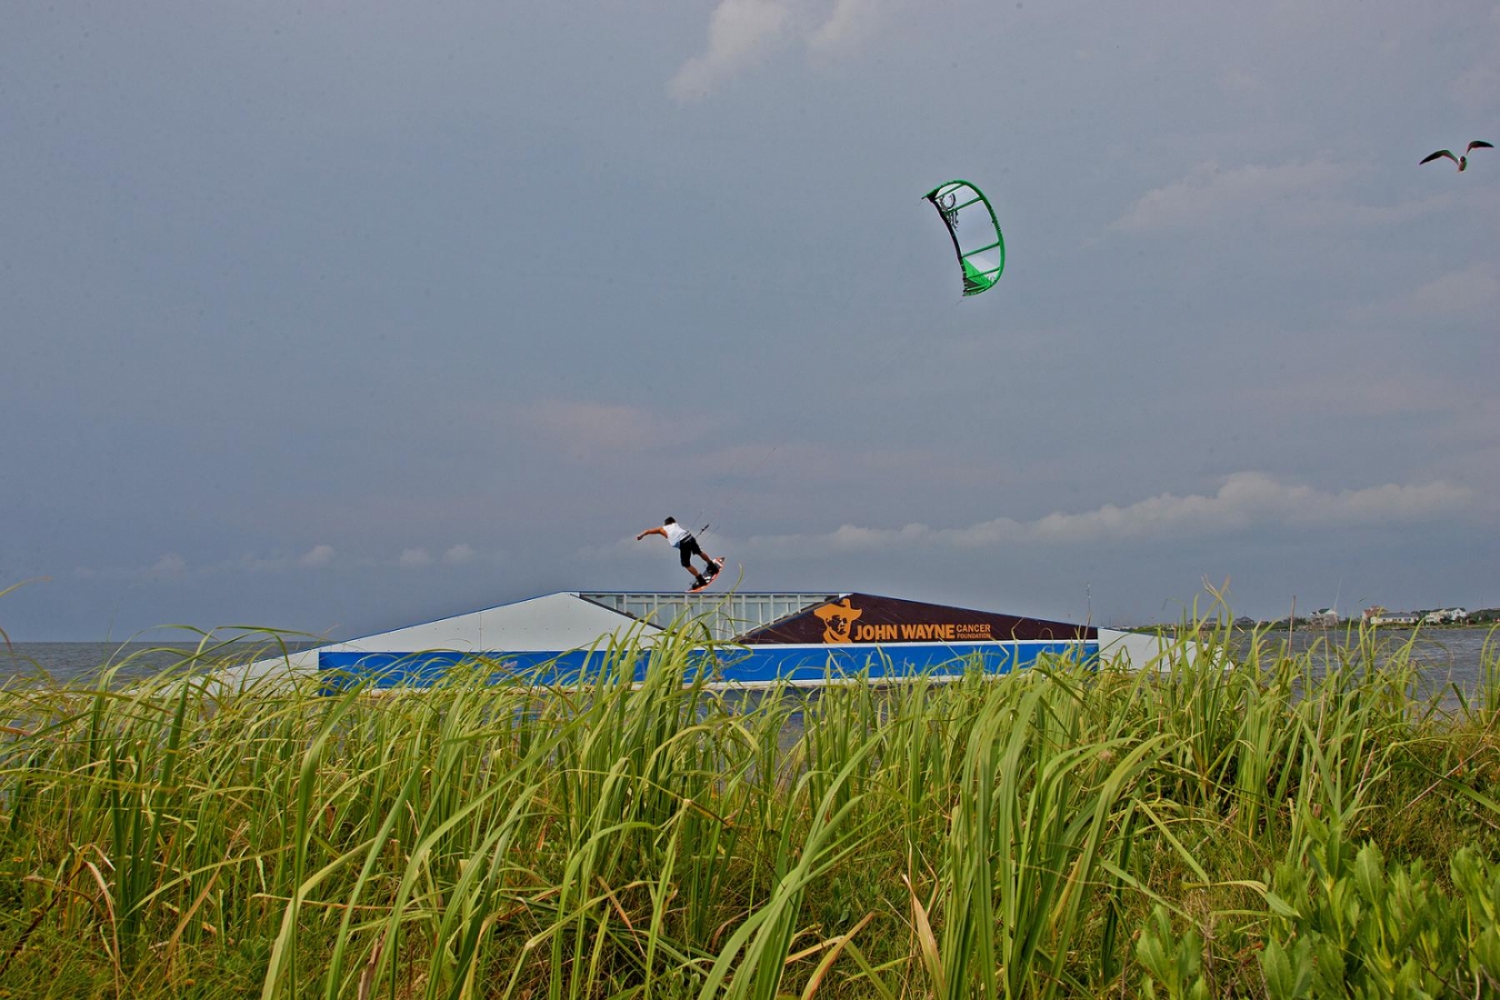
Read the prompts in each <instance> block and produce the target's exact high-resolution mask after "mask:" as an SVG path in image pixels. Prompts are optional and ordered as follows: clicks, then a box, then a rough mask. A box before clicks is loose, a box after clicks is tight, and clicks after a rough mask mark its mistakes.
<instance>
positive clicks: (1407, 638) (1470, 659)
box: [0, 628, 1500, 698]
mask: <svg viewBox="0 0 1500 1000" xmlns="http://www.w3.org/2000/svg"><path fill="white" fill-rule="evenodd" d="M1376 640H1377V643H1378V646H1379V649H1380V651H1381V654H1382V656H1383V657H1389V656H1390V655H1392V654H1393V652H1395V651H1396V650H1399V649H1404V648H1405V647H1407V646H1408V645H1409V646H1410V656H1411V658H1412V660H1413V661H1414V662H1416V663H1417V664H1419V665H1420V666H1421V669H1422V676H1423V680H1424V683H1425V686H1426V688H1427V690H1428V691H1429V692H1436V691H1440V690H1447V691H1449V692H1451V694H1452V697H1457V696H1458V694H1460V693H1461V694H1462V696H1463V697H1465V698H1467V697H1471V696H1472V695H1473V694H1474V693H1475V692H1476V691H1478V690H1479V687H1480V684H1481V682H1482V680H1483V677H1484V661H1485V658H1486V657H1488V658H1489V659H1490V660H1491V661H1493V660H1495V658H1496V657H1497V656H1500V633H1495V632H1492V631H1491V630H1489V629H1484V628H1460V629H1432V630H1429V631H1426V632H1422V633H1419V634H1417V635H1416V637H1415V638H1413V635H1412V633H1411V632H1409V631H1406V630H1401V629H1391V630H1388V631H1387V630H1383V631H1381V632H1379V633H1378V634H1377V636H1376ZM1286 641H1287V635H1286V634H1285V633H1270V634H1269V635H1267V636H1265V637H1264V642H1265V643H1266V644H1267V645H1269V646H1270V647H1271V648H1273V649H1274V648H1280V647H1281V646H1282V645H1284V644H1285V643H1286ZM1348 641H1349V635H1348V633H1346V632H1343V631H1340V630H1337V629H1334V630H1330V631H1327V632H1324V631H1317V630H1303V631H1298V632H1296V633H1294V634H1293V635H1292V636H1291V648H1292V651H1294V652H1305V651H1307V650H1309V649H1313V650H1318V651H1321V653H1320V655H1321V656H1323V657H1326V658H1329V659H1331V658H1332V657H1334V656H1336V655H1337V654H1336V652H1335V650H1336V647H1337V646H1339V645H1343V644H1346V643H1347V642H1348ZM1487 644H1488V648H1487ZM292 648H303V647H300V646H294V647H292ZM193 649H194V647H193V646H192V645H190V644H174V643H146V642H133V643H111V642H19V643H15V644H14V645H13V646H12V647H10V648H8V649H7V648H6V647H5V646H4V645H3V644H0V683H8V682H12V681H15V680H17V679H20V678H41V677H44V676H45V677H48V678H50V679H51V680H53V681H54V682H68V683H79V682H83V681H87V680H88V679H90V678H92V677H94V676H97V675H98V673H99V671H100V670H101V668H103V667H105V666H109V665H115V666H117V667H118V675H117V676H118V677H119V678H120V679H122V680H123V679H129V678H136V677H149V676H151V675H153V674H156V673H160V672H161V671H163V670H167V669H171V668H173V667H176V666H179V665H181V663H182V662H183V660H184V658H186V657H188V656H190V655H191V654H192V652H193ZM266 655H274V652H273V651H269V650H266V648H265V647H264V646H261V645H260V644H258V643H257V644H253V645H248V646H246V647H245V657H244V661H248V660H250V659H259V658H261V657H264V656H266ZM242 662H243V661H242Z"/></svg>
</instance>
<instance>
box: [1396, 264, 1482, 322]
mask: <svg viewBox="0 0 1500 1000" xmlns="http://www.w3.org/2000/svg"><path fill="white" fill-rule="evenodd" d="M1411 302H1412V305H1413V306H1414V307H1416V308H1417V309H1418V310H1419V311H1422V312H1444V313H1472V312H1479V311H1481V310H1482V311H1485V312H1489V311H1490V310H1492V309H1493V308H1494V307H1495V306H1496V305H1500V266H1496V265H1495V264H1491V263H1480V264H1473V265H1471V266H1469V267H1466V268H1464V269H1463V270H1462V271H1454V272H1452V273H1451V274H1445V275H1443V276H1442V277H1439V278H1434V279H1433V280H1431V281H1429V282H1427V283H1426V284H1425V285H1423V286H1421V287H1420V288H1418V289H1417V290H1416V291H1415V292H1413V293H1412V297H1411Z"/></svg>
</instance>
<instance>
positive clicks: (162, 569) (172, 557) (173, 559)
mask: <svg viewBox="0 0 1500 1000" xmlns="http://www.w3.org/2000/svg"><path fill="white" fill-rule="evenodd" d="M73 575H74V576H76V577H79V578H81V579H84V580H180V579H182V578H183V577H185V576H187V575H188V564H187V560H186V559H184V558H182V556H180V555H178V554H177V553H175V552H168V553H166V554H165V555H163V556H162V557H161V558H160V559H157V560H156V561H155V562H153V563H151V564H150V565H148V566H138V567H135V568H119V567H112V568H106V569H89V568H87V567H80V568H78V569H75V570H74V571H73Z"/></svg>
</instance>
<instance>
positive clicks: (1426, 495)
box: [742, 472, 1473, 557]
mask: <svg viewBox="0 0 1500 1000" xmlns="http://www.w3.org/2000/svg"><path fill="white" fill-rule="evenodd" d="M1472 501H1473V493H1472V491H1470V490H1469V489H1467V488H1465V487H1462V486H1457V485H1453V484H1450V483H1446V482H1434V483H1429V484H1426V485H1421V486H1406V485H1400V484H1396V483H1387V484H1385V485H1382V486H1372V487H1366V488H1364V489H1357V490H1343V491H1339V492H1336V493H1335V492H1326V491H1322V490H1318V489H1315V488H1313V487H1311V486H1304V485H1294V484H1286V483H1282V482H1279V481H1278V480H1276V479H1275V478H1274V477H1272V476H1269V475H1266V474H1265V473H1260V472H1237V473H1235V474H1233V475H1231V476H1229V477H1228V478H1227V479H1225V481H1224V484H1223V485H1222V486H1221V487H1220V488H1219V490H1218V491H1217V492H1216V493H1214V494H1212V495H1197V494H1193V495H1189V496H1177V495H1175V494H1171V493H1162V494H1160V495H1158V496H1154V497H1150V498H1148V499H1145V500H1141V501H1138V502H1136V503H1133V504H1130V505H1128V506H1125V507H1119V506H1116V505H1114V504H1105V505H1104V506H1102V507H1099V508H1097V509H1095V510H1091V511H1085V512H1083V513H1065V512H1056V513H1052V514H1048V515H1046V516H1045V517H1041V518H1038V519H1036V520H1031V521H1020V520H1015V519H1012V518H1008V517H1000V518H995V519H994V520H990V521H983V522H980V523H978V524H974V525H970V526H969V527H965V528H933V527H929V526H928V525H925V524H908V525H906V526H904V527H901V528H893V529H885V528H864V527H858V526H856V525H849V524H846V525H843V526H841V527H839V528H838V529H837V530H835V531H833V532H830V533H828V534H824V535H772V536H759V537H754V538H750V539H748V540H747V541H746V542H745V543H744V545H743V546H742V548H743V549H744V550H746V551H752V552H754V553H756V554H759V555H762V556H773V557H774V556H786V557H793V556H801V555H806V554H807V553H809V552H841V551H842V552H848V551H852V550H864V551H872V550H896V549H903V548H911V547H915V546H925V547H930V546H934V545H940V546H945V547H949V548H954V549H972V548H981V547H995V546H1002V545H1083V544H1099V543H1109V542H1127V541H1136V540H1151V539H1160V540H1169V539H1174V538H1182V537H1188V536H1195V537H1202V536H1210V535H1218V534H1228V533H1232V532H1239V531H1245V530H1247V529H1251V528H1257V527H1298V528H1322V529H1328V530H1334V529H1338V528H1344V527H1353V526H1371V525H1395V524H1402V523H1409V522H1418V521H1428V520H1433V519H1436V518H1439V517H1443V516H1448V515H1452V514H1456V513H1460V512H1462V511H1464V510H1466V509H1468V508H1469V506H1470V504H1471V503H1472Z"/></svg>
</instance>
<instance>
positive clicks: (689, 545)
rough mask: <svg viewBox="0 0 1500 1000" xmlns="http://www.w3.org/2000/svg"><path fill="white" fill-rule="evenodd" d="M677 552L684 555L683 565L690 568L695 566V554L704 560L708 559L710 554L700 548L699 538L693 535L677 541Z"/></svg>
mask: <svg viewBox="0 0 1500 1000" xmlns="http://www.w3.org/2000/svg"><path fill="white" fill-rule="evenodd" d="M677 553H678V555H680V556H681V557H682V565H684V566H686V567H687V568H688V569H692V568H693V561H692V560H693V556H697V557H698V558H700V559H702V560H703V561H704V562H707V561H708V556H706V555H704V554H703V550H702V549H700V548H698V539H696V538H694V537H693V536H692V535H688V536H686V537H685V538H683V540H682V541H680V542H678V543H677Z"/></svg>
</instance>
